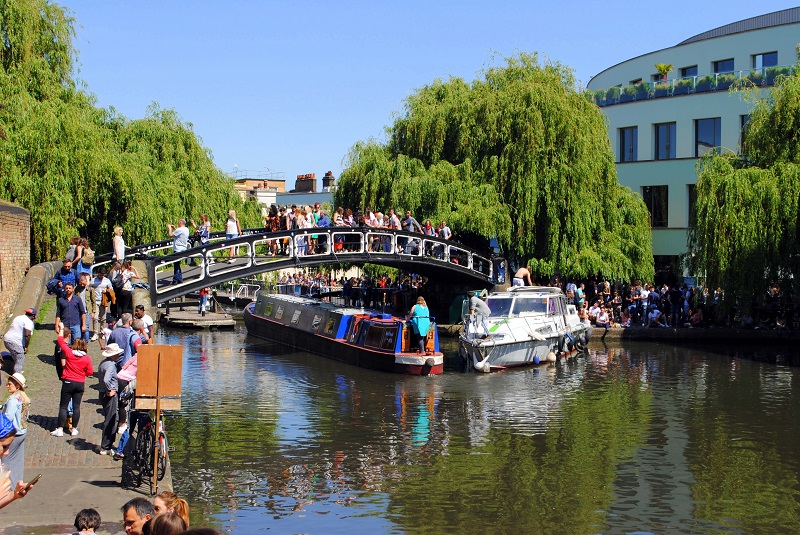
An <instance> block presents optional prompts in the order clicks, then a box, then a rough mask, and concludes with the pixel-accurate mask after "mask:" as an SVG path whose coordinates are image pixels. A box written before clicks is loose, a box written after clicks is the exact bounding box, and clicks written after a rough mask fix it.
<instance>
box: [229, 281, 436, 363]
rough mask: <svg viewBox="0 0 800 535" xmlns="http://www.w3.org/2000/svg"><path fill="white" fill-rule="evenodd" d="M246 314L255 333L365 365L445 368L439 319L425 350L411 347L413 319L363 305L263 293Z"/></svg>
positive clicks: (252, 331)
mask: <svg viewBox="0 0 800 535" xmlns="http://www.w3.org/2000/svg"><path fill="white" fill-rule="evenodd" d="M242 315H243V317H244V322H245V325H246V326H247V331H248V333H250V334H252V335H254V336H258V337H260V338H265V339H267V340H272V341H276V342H279V343H282V344H285V345H288V346H291V347H294V348H297V349H302V350H304V351H308V352H310V353H315V354H318V355H322V356H324V357H328V358H331V359H334V360H338V361H341V362H346V363H348V364H353V365H355V366H360V367H362V368H369V369H373V370H379V371H386V372H393V373H405V374H411V375H436V374H440V373H442V371H443V369H444V356H443V355H442V353H441V352H440V351H439V337H438V333H437V332H436V324H435V323H432V324H431V328H430V329H429V330H428V336H427V339H426V341H425V352H424V353H421V352H419V351H417V350H415V349H412V348H411V325H410V323H409V322H408V321H406V320H404V319H401V318H398V317H396V316H392V315H391V314H382V313H380V312H376V311H371V310H367V309H363V308H355V307H341V306H337V305H334V304H331V303H328V302H325V301H319V300H316V299H310V298H307V297H296V296H292V295H282V294H261V295H259V296H258V300H257V301H256V302H254V303H251V304H250V305H248V306H247V307H246V308H245V310H244V312H243V313H242Z"/></svg>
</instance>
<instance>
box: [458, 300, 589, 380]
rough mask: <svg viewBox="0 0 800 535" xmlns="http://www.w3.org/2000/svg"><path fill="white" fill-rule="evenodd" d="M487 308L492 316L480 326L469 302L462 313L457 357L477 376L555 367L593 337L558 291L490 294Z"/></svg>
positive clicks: (484, 319) (586, 325) (581, 348)
mask: <svg viewBox="0 0 800 535" xmlns="http://www.w3.org/2000/svg"><path fill="white" fill-rule="evenodd" d="M486 304H487V305H488V306H489V310H491V314H490V315H489V316H488V317H485V318H483V320H481V321H477V319H478V318H471V317H470V315H469V303H468V302H467V303H465V305H464V309H463V310H462V315H463V323H464V328H463V329H462V331H461V333H460V334H459V354H460V355H461V356H462V358H463V359H464V360H465V361H466V364H467V366H468V367H472V368H473V369H475V370H476V371H482V372H489V371H495V370H502V369H505V368H511V367H515V366H527V365H534V364H546V363H548V362H555V361H556V359H557V358H559V357H570V356H573V355H574V354H576V353H577V352H578V351H582V350H583V349H584V348H585V347H586V343H587V341H588V339H589V338H590V337H591V335H592V328H591V325H589V324H586V323H584V322H583V321H581V319H580V317H578V312H577V310H576V309H575V305H571V304H568V303H567V299H566V297H565V296H564V293H563V292H562V291H561V290H560V289H558V288H551V287H546V286H516V287H513V288H511V289H509V290H508V291H503V292H493V293H491V294H490V295H489V296H488V298H487V299H486Z"/></svg>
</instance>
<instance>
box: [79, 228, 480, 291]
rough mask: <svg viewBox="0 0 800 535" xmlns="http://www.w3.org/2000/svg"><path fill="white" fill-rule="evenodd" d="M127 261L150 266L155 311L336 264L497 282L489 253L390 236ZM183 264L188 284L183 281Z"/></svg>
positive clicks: (313, 237)
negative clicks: (287, 272) (206, 291)
mask: <svg viewBox="0 0 800 535" xmlns="http://www.w3.org/2000/svg"><path fill="white" fill-rule="evenodd" d="M231 251H233V257H231ZM126 254H127V255H128V256H135V257H136V259H137V260H142V261H143V262H144V263H145V264H146V265H147V274H148V279H149V282H150V299H151V302H152V303H153V304H154V305H158V304H161V303H166V302H167V301H169V300H170V299H174V298H176V297H180V296H182V295H185V294H187V293H190V292H197V291H199V290H200V289H201V288H203V287H206V286H217V285H219V284H222V283H224V282H228V281H231V280H235V279H241V278H245V277H249V276H251V275H256V274H258V273H264V272H267V271H276V270H282V269H287V268H305V267H312V266H319V265H330V264H365V263H370V264H380V265H385V266H391V267H396V268H400V269H403V270H405V271H410V272H413V273H418V274H420V275H424V276H426V277H431V278H435V277H442V278H445V277H446V278H447V280H448V281H449V282H460V283H464V284H474V285H487V284H492V283H493V282H495V280H494V278H495V266H494V264H493V261H492V259H491V258H490V257H489V255H488V254H485V253H481V252H479V251H476V250H474V249H471V248H469V247H466V246H464V245H461V244H459V243H456V242H454V241H451V240H442V239H440V238H437V237H432V236H426V235H423V234H419V233H410V232H405V231H398V230H389V229H375V228H347V227H345V228H342V227H328V228H310V229H303V230H288V231H279V232H264V230H263V229H248V230H245V231H244V232H243V233H242V236H239V237H238V238H235V239H232V240H228V239H225V235H224V234H223V233H214V234H212V236H211V240H210V242H209V243H208V244H206V245H201V246H197V247H193V248H191V249H188V250H187V251H184V252H180V253H172V240H164V241H160V242H155V243H149V244H145V245H140V246H136V247H132V248H130V249H128V250H127V252H126ZM110 262H111V255H103V256H100V257H98V258H97V259H96V260H95V264H94V266H93V267H94V268H96V267H98V266H100V265H103V264H108V263H110ZM178 265H180V269H181V272H182V280H179V281H176V280H174V271H175V268H176V266H178Z"/></svg>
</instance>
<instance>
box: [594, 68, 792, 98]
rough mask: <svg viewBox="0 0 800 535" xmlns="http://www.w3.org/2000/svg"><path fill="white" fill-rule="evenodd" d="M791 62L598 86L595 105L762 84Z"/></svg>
mask: <svg viewBox="0 0 800 535" xmlns="http://www.w3.org/2000/svg"><path fill="white" fill-rule="evenodd" d="M794 72H795V67H793V66H781V67H763V68H760V69H750V70H744V71H731V72H720V73H715V74H706V75H704V76H685V77H683V78H675V79H673V80H664V81H658V82H640V83H638V84H635V85H626V86H622V87H620V86H615V87H611V88H608V89H598V90H597V91H595V92H594V101H595V102H596V103H597V105H598V106H600V107H601V108H602V107H605V106H613V105H615V104H624V103H626V102H637V101H640V100H650V99H655V98H666V97H674V96H679V95H689V94H694V93H706V92H711V91H727V90H728V88H729V87H730V86H732V85H734V84H738V85H741V86H742V87H753V86H755V87H764V86H772V85H775V81H776V80H777V79H778V78H779V77H781V76H791V75H793V74H794Z"/></svg>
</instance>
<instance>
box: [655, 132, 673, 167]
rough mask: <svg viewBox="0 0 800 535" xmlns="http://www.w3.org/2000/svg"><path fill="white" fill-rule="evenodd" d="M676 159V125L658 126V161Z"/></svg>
mask: <svg viewBox="0 0 800 535" xmlns="http://www.w3.org/2000/svg"><path fill="white" fill-rule="evenodd" d="M674 158H675V123H661V124H657V125H656V160H672V159H674Z"/></svg>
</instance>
